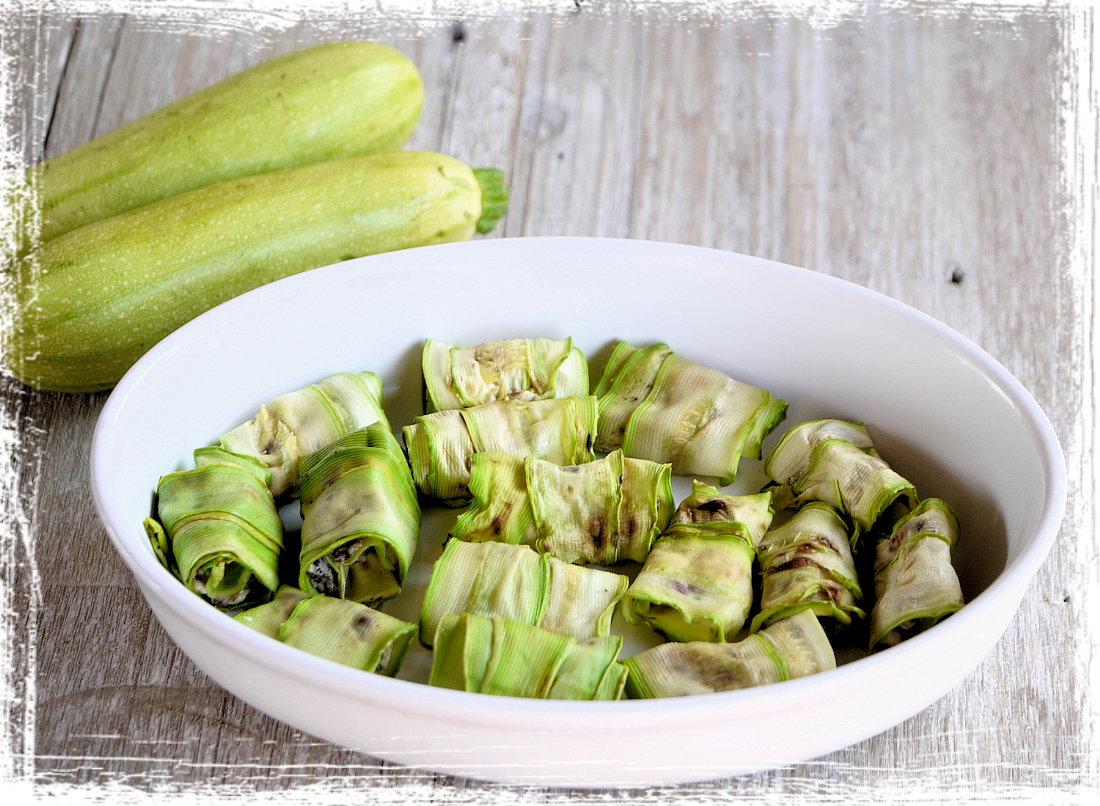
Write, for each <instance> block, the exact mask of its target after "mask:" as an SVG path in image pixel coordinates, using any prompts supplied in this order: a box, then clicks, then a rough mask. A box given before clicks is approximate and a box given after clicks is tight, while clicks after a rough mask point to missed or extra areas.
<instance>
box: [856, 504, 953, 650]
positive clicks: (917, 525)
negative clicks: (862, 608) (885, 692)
mask: <svg viewBox="0 0 1100 806" xmlns="http://www.w3.org/2000/svg"><path fill="white" fill-rule="evenodd" d="M958 539H959V521H958V518H957V517H956V516H955V513H954V512H953V511H952V509H951V507H949V506H948V505H947V504H946V503H945V502H944V501H942V500H940V499H938V498H927V499H925V500H924V501H922V502H921V503H920V504H919V505H918V506H917V507H916V509H914V510H913V511H912V512H910V513H908V514H907V515H905V516H903V517H902V518H901V519H899V520H898V522H897V523H896V524H895V525H894V529H893V532H892V533H891V534H890V536H889V537H885V538H882V539H881V540H879V542H878V545H877V547H876V551H875V606H874V608H872V610H871V636H870V648H871V649H874V648H876V647H878V646H892V645H894V644H897V643H899V642H900V641H902V640H904V639H905V638H907V637H909V636H910V635H914V634H916V633H918V632H921V631H923V630H926V629H928V628H929V627H931V626H932V625H933V624H935V623H936V622H938V621H940V620H942V619H944V618H946V617H947V616H949V615H951V614H952V613H954V612H955V611H957V610H959V609H960V608H961V607H962V606H963V593H962V588H961V587H960V585H959V577H958V574H957V573H956V572H955V568H954V567H953V566H952V564H951V554H952V551H953V550H954V548H955V545H956V544H957V542H958Z"/></svg>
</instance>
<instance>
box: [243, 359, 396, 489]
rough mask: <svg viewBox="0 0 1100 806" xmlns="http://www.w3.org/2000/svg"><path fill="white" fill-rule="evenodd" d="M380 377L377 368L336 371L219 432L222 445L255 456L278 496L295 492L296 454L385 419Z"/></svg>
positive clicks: (306, 451)
mask: <svg viewBox="0 0 1100 806" xmlns="http://www.w3.org/2000/svg"><path fill="white" fill-rule="evenodd" d="M382 404H383V394H382V381H381V379H380V378H379V377H378V376H377V375H376V374H375V373H373V372H360V373H354V372H338V373H336V374H335V375H332V376H330V377H328V378H325V379H324V380H323V381H321V382H319V383H315V384H313V385H311V386H307V387H306V388H305V389H299V390H298V391H296V392H288V393H287V394H285V395H281V396H280V397H277V398H275V399H274V400H273V401H271V403H269V404H267V405H266V406H260V413H259V414H257V415H256V416H255V417H254V418H253V419H251V420H249V421H248V422H246V423H243V424H241V425H239V426H237V427H236V428H234V429H233V430H232V431H230V432H229V433H228V434H223V435H222V438H221V444H222V447H223V448H225V449H226V450H229V451H233V452H234V453H240V454H244V455H246V456H251V457H253V458H254V459H256V460H257V461H259V462H262V463H263V464H264V465H265V466H267V468H268V469H269V470H270V471H271V493H272V495H274V496H275V497H276V498H278V497H279V496H281V495H283V494H284V493H288V492H289V493H291V494H294V493H295V492H296V491H297V486H298V459H299V458H300V457H302V456H305V455H306V454H308V453H312V452H313V451H316V450H319V449H320V448H323V447H324V446H326V445H328V444H329V443H330V442H334V441H335V440H337V439H339V438H340V437H342V436H344V435H345V434H350V433H351V432H352V431H357V430H358V429H360V428H363V427H364V426H367V425H370V424H371V423H375V422H386V415H385V413H384V412H383V410H382Z"/></svg>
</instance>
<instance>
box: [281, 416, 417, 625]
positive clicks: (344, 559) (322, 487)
mask: <svg viewBox="0 0 1100 806" xmlns="http://www.w3.org/2000/svg"><path fill="white" fill-rule="evenodd" d="M299 476H300V481H299V491H300V495H301V511H302V550H301V557H300V569H301V570H300V576H299V579H298V586H299V587H300V588H301V589H302V590H304V591H307V592H309V593H320V594H324V595H326V596H335V597H338V598H340V599H350V600H352V601H355V602H360V603H362V604H366V605H371V606H373V605H377V604H378V603H379V602H382V601H385V600H386V599H391V598H393V597H394V596H396V595H397V594H398V593H399V592H400V591H401V585H402V583H403V582H404V580H405V574H406V573H407V572H408V568H409V562H410V561H411V559H412V556H413V553H414V551H415V550H416V544H417V541H418V539H419V537H420V518H421V513H420V505H419V503H418V502H417V498H416V490H415V488H414V487H413V483H412V475H411V474H410V472H409V465H408V463H407V462H406V461H405V457H404V454H403V453H402V452H401V446H400V444H398V442H397V439H396V438H395V437H394V435H393V434H392V433H391V432H390V429H389V425H388V424H387V423H386V422H385V421H379V422H375V423H374V424H373V425H369V426H367V427H366V428H361V429H359V430H358V431H353V432H352V433H350V434H348V435H347V436H345V437H341V438H340V439H338V440H336V441H335V442H333V443H332V444H331V445H328V446H327V447H324V448H322V449H320V450H319V451H315V452H313V453H311V454H309V455H307V456H304V457H302V459H301V462H300V464H299Z"/></svg>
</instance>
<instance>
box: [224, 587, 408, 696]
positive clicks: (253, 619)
mask: <svg viewBox="0 0 1100 806" xmlns="http://www.w3.org/2000/svg"><path fill="white" fill-rule="evenodd" d="M237 621H239V622H241V623H242V624H244V625H246V626H248V627H251V628H252V629H254V630H256V631H257V632H261V633H263V634H264V635H268V636H271V637H272V638H276V639H278V640H279V641H282V642H283V643H284V644H287V645H289V646H293V647H297V648H298V649H300V650H302V651H303V652H308V653H309V654H311V655H316V656H318V657H321V658H326V659H327V660H331V661H335V662H336V663H341V664H343V665H345V666H352V667H354V668H356V669H362V670H363V671H366V672H374V673H376V674H383V675H386V676H388V677H393V676H394V675H395V674H397V672H398V670H399V669H400V668H401V662H402V661H403V660H404V658H405V653H406V652H407V651H408V648H409V644H410V643H411V642H412V638H413V636H414V635H415V633H416V625H414V624H409V623H408V622H405V621H402V620H401V619H397V618H394V617H393V616H390V615H387V614H385V613H381V612H379V611H377V610H372V609H371V608H369V607H367V606H366V605H362V604H359V603H358V602H351V601H347V600H344V599H333V598H331V597H328V596H315V595H309V594H308V593H305V592H303V591H298V590H295V589H294V588H290V587H283V588H281V589H280V590H279V593H278V595H277V596H276V597H275V598H274V599H273V600H272V601H270V602H268V603H267V604H263V605H260V606H259V607H254V608H252V609H250V610H246V611H245V612H243V613H241V614H240V615H238V616H237Z"/></svg>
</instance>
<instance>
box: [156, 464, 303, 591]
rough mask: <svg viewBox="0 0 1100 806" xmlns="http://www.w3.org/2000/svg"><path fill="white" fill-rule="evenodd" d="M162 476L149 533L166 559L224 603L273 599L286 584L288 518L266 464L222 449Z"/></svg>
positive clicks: (168, 564)
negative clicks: (282, 572) (283, 557)
mask: <svg viewBox="0 0 1100 806" xmlns="http://www.w3.org/2000/svg"><path fill="white" fill-rule="evenodd" d="M195 464H196V467H195V468H193V469H191V470H181V471H177V472H175V473H169V474H168V475H167V476H162V477H161V479H160V482H159V483H158V485H157V518H146V519H145V531H146V534H147V535H148V536H149V539H150V542H151V543H152V545H153V550H154V552H155V553H156V554H157V557H158V558H159V559H160V560H161V562H162V563H163V564H164V565H165V566H166V567H167V568H168V569H169V570H170V571H172V572H173V573H175V574H176V576H177V577H178V578H179V579H180V580H181V581H182V582H183V583H184V584H185V585H187V586H188V587H189V588H190V589H191V590H192V591H194V592H195V593H196V594H198V595H199V596H201V597H203V598H204V599H206V600H207V601H208V602H210V604H212V605H214V606H215V607H219V608H232V607H238V606H240V605H243V604H246V603H249V602H253V603H254V602H257V601H265V600H267V599H270V598H271V596H272V595H273V594H274V593H275V591H276V589H278V587H279V555H280V554H281V553H282V550H283V522H282V520H281V519H280V518H279V512H278V510H277V509H276V507H275V501H274V499H273V498H272V496H271V490H270V489H269V487H268V484H269V480H270V477H271V474H270V473H269V472H268V470H267V468H265V467H264V466H263V465H261V464H260V463H259V462H257V461H255V460H254V459H251V458H250V457H247V456H238V455H236V454H233V453H230V452H229V451H225V450H223V449H221V448H218V447H210V448H199V449H198V450H197V451H195Z"/></svg>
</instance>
